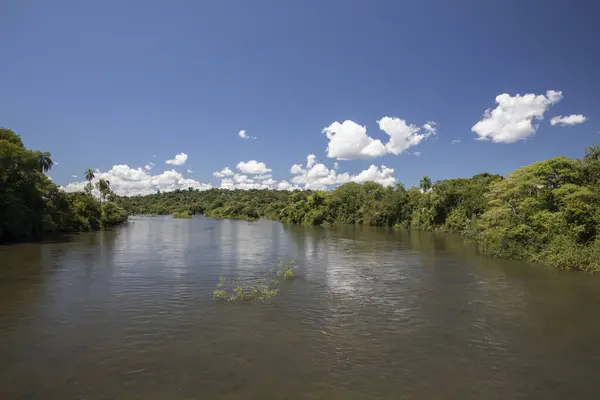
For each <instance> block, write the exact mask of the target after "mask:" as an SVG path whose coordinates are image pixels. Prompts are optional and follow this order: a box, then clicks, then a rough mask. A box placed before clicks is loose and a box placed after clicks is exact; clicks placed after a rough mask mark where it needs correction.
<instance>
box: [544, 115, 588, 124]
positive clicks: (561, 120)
mask: <svg viewBox="0 0 600 400" xmlns="http://www.w3.org/2000/svg"><path fill="white" fill-rule="evenodd" d="M586 120H587V117H586V116H584V115H583V114H571V115H569V116H565V117H563V116H562V115H559V116H557V117H554V118H552V119H551V120H550V124H551V125H552V126H554V125H560V126H566V125H571V126H572V125H577V124H583V123H584V122H585V121H586Z"/></svg>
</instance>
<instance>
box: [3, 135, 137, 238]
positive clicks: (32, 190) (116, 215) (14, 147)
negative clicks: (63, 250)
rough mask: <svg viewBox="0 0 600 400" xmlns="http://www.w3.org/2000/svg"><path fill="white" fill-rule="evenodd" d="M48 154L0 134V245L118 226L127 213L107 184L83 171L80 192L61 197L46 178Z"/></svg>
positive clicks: (12, 137)
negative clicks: (49, 234)
mask: <svg viewBox="0 0 600 400" xmlns="http://www.w3.org/2000/svg"><path fill="white" fill-rule="evenodd" d="M53 165H54V163H53V161H52V158H51V155H50V153H46V152H41V151H34V150H29V149H27V148H25V146H24V145H23V141H22V140H21V137H20V136H19V135H17V134H15V133H14V132H13V131H11V130H9V129H4V128H0V242H7V241H22V240H37V239H42V238H43V237H44V236H45V235H46V234H48V233H50V232H79V231H89V230H98V229H102V228H103V227H108V226H113V225H118V224H120V223H123V222H125V221H126V220H127V213H126V212H125V210H124V209H123V208H121V207H120V206H118V205H117V204H116V203H115V202H114V201H112V200H113V198H114V197H115V196H114V194H113V193H112V191H111V190H110V182H108V181H105V180H102V179H100V180H99V181H98V182H97V183H96V188H97V190H98V193H99V199H98V198H96V197H94V196H93V195H92V191H93V189H94V187H93V185H92V179H94V173H93V171H92V170H90V169H88V170H87V172H86V179H87V180H88V182H89V183H88V186H87V187H86V190H85V192H77V193H66V192H65V191H64V190H62V189H60V188H59V187H58V186H56V185H55V184H54V183H52V181H51V180H50V179H49V178H48V177H47V176H46V175H45V174H46V172H48V171H49V170H50V169H51V168H52V166H53Z"/></svg>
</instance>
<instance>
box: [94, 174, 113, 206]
mask: <svg viewBox="0 0 600 400" xmlns="http://www.w3.org/2000/svg"><path fill="white" fill-rule="evenodd" d="M96 188H97V189H98V191H99V192H100V197H101V199H102V201H103V202H104V201H105V200H106V196H108V195H109V194H110V193H111V190H110V182H109V181H107V180H105V179H102V178H100V179H99V180H98V182H96Z"/></svg>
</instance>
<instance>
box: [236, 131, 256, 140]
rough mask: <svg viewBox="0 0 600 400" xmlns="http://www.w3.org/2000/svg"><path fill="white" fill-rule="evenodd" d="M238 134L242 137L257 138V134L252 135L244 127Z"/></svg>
mask: <svg viewBox="0 0 600 400" xmlns="http://www.w3.org/2000/svg"><path fill="white" fill-rule="evenodd" d="M238 136H239V137H240V138H241V139H253V140H254V139H256V136H250V135H248V134H247V133H246V131H245V130H243V129H242V130H241V131H239V132H238Z"/></svg>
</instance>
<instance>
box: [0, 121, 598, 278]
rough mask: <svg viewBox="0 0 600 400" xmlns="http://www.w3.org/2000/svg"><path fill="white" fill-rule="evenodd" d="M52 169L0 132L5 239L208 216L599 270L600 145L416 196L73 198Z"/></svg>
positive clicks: (345, 189) (102, 188)
mask: <svg viewBox="0 0 600 400" xmlns="http://www.w3.org/2000/svg"><path fill="white" fill-rule="evenodd" d="M52 166H53V162H52V159H51V155H50V154H49V153H45V152H41V151H34V150H29V149H27V148H25V146H24V145H23V142H22V140H21V138H20V137H19V136H18V135H17V134H15V133H14V132H13V131H11V130H9V129H4V128H2V129H0V242H6V241H19V240H36V239H41V238H43V237H44V235H45V234H47V233H49V232H77V231H86V230H97V229H102V228H103V227H108V226H113V225H118V224H120V223H123V222H124V221H126V220H127V215H128V214H154V215H155V214H158V215H166V214H172V215H173V216H174V217H175V218H190V217H191V216H192V215H193V214H204V215H205V216H208V217H213V218H235V219H246V220H250V221H252V220H257V219H260V218H267V219H271V220H276V221H281V222H284V223H292V224H306V225H323V224H364V225H373V226H383V227H395V228H399V229H421V230H428V231H444V232H452V233H457V234H460V235H463V236H464V237H465V238H466V239H468V240H470V241H472V242H474V243H476V244H477V245H478V247H479V249H480V250H481V251H482V253H484V254H488V255H491V256H496V257H501V258H511V259H522V260H529V261H535V262H541V263H545V264H549V265H552V266H556V267H558V268H562V269H574V270H583V271H586V272H595V271H598V270H600V235H599V233H600V146H593V147H589V148H587V149H586V150H585V153H584V156H583V158H582V159H571V158H567V157H562V156H560V157H554V158H551V159H548V160H545V161H540V162H536V163H533V164H531V165H528V166H524V167H521V168H519V169H517V170H515V171H513V172H512V173H510V174H508V175H507V176H506V177H502V176H500V175H492V174H489V173H481V174H477V175H475V176H473V177H471V178H458V179H447V180H441V181H437V182H432V181H431V179H430V178H429V177H427V176H425V177H423V179H422V180H421V183H420V187H418V188H416V187H413V188H409V189H406V188H405V187H404V186H403V185H401V184H397V185H396V186H395V187H383V186H381V185H379V184H377V183H374V182H367V183H364V184H362V185H360V184H357V183H352V182H351V183H346V184H344V185H341V186H340V187H338V188H336V189H335V190H331V191H310V190H304V191H301V190H296V191H278V190H269V189H263V190H247V191H244V190H226V189H210V190H206V191H199V190H193V189H191V188H190V189H188V190H176V191H173V192H164V193H157V194H152V195H147V196H132V197H123V196H118V195H116V194H114V193H113V192H112V190H111V189H110V182H108V181H105V180H103V179H100V180H98V181H97V182H96V183H95V185H94V184H92V181H93V179H94V178H95V177H94V172H93V171H92V170H90V169H88V170H87V171H86V174H85V176H86V179H87V180H88V182H89V183H88V185H87V186H86V188H85V191H84V192H75V193H66V192H65V191H63V190H62V189H60V188H59V187H58V186H56V185H55V184H54V183H52V181H51V180H50V179H49V178H48V177H47V176H46V175H45V174H46V172H47V171H48V170H50V169H51V168H52ZM94 187H95V189H97V190H96V191H94ZM94 194H96V195H94Z"/></svg>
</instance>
